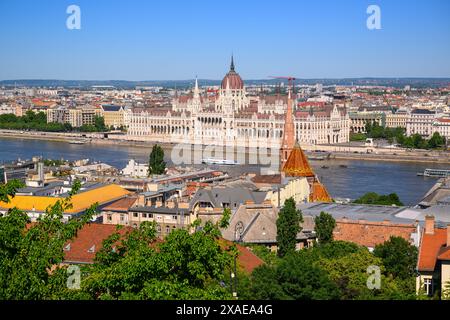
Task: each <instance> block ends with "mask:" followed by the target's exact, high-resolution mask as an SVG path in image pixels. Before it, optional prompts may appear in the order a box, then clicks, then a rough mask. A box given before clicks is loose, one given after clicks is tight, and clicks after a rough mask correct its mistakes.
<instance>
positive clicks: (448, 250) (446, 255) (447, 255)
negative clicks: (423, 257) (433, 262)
mask: <svg viewBox="0 0 450 320" xmlns="http://www.w3.org/2000/svg"><path fill="white" fill-rule="evenodd" d="M438 259H439V260H450V247H445V248H444V249H442V250H441V251H440V252H439V256H438Z"/></svg>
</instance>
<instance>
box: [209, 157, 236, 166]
mask: <svg viewBox="0 0 450 320" xmlns="http://www.w3.org/2000/svg"><path fill="white" fill-rule="evenodd" d="M202 163H205V164H216V165H222V166H234V165H238V164H239V163H238V162H237V161H234V160H225V159H213V158H207V159H202Z"/></svg>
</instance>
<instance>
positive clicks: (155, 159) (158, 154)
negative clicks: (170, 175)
mask: <svg viewBox="0 0 450 320" xmlns="http://www.w3.org/2000/svg"><path fill="white" fill-rule="evenodd" d="M165 170H166V163H165V162H164V150H163V148H161V147H160V146H159V145H157V144H155V145H154V146H153V148H152V152H151V153H150V156H149V160H148V175H149V176H151V175H152V174H163V173H164V171H165Z"/></svg>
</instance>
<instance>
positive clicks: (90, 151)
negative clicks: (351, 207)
mask: <svg viewBox="0 0 450 320" xmlns="http://www.w3.org/2000/svg"><path fill="white" fill-rule="evenodd" d="M150 151H151V148H150V146H149V147H148V148H147V147H137V146H132V145H130V146H123V145H98V144H85V145H74V144H69V143H66V142H56V141H44V140H28V139H16V138H2V137H0V163H1V162H7V161H12V160H16V159H18V158H20V159H31V158H32V157H33V156H43V157H44V158H46V159H62V158H63V159H67V160H77V159H91V160H94V161H101V162H105V163H108V164H110V165H112V166H115V167H116V168H118V169H122V168H123V167H125V165H126V164H127V162H128V160H129V159H135V160H137V161H140V162H146V161H147V159H148V155H149V153H150ZM166 161H167V162H168V163H169V164H170V163H171V162H170V152H166ZM310 162H311V165H312V166H313V168H314V170H315V171H316V173H317V174H318V176H319V178H320V179H321V181H322V182H323V183H324V184H325V185H326V187H327V188H328V190H329V192H330V193H331V195H332V196H333V197H340V198H351V199H356V198H358V197H360V196H361V195H363V194H365V193H366V192H370V191H373V192H377V193H381V194H388V193H392V192H396V193H397V194H398V195H399V197H400V199H401V200H402V202H403V203H405V204H406V205H413V204H416V203H417V202H419V201H420V199H421V198H422V197H423V195H424V194H425V193H426V192H427V191H428V190H429V189H430V188H431V187H432V186H433V185H434V184H435V183H436V179H433V178H424V177H419V176H417V173H418V172H423V171H424V170H425V169H426V168H440V169H450V166H449V165H445V164H432V163H408V162H384V161H383V162H382V161H360V160H326V161H310ZM202 166H204V165H197V166H196V167H202ZM323 166H326V167H328V168H322V167H323ZM342 166H346V167H342ZM215 168H218V169H221V170H224V171H228V172H230V174H232V175H233V174H234V175H236V174H239V173H243V172H259V170H260V167H259V166H254V165H245V166H228V167H215Z"/></svg>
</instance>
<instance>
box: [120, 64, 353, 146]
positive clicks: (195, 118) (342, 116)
mask: <svg viewBox="0 0 450 320" xmlns="http://www.w3.org/2000/svg"><path fill="white" fill-rule="evenodd" d="M287 99H288V98H287V97H264V96H262V97H249V96H248V95H247V93H246V89H245V86H244V82H243V80H242V78H241V77H240V76H239V74H238V73H237V72H236V71H235V67H234V62H233V61H232V63H231V67H230V71H229V72H228V73H227V75H226V76H225V77H224V79H223V80H222V83H221V86H220V89H219V90H218V92H217V95H209V94H208V93H207V92H206V93H203V94H202V93H201V92H200V89H199V86H198V81H197V80H196V82H195V86H194V89H193V93H192V94H191V95H189V96H180V97H178V96H177V97H175V99H174V100H173V103H172V108H170V109H156V108H155V109H151V110H147V111H142V110H140V111H139V112H136V113H133V112H132V113H131V114H129V115H127V116H126V118H127V119H128V121H129V128H128V132H127V135H128V139H130V140H139V141H157V142H171V143H186V144H203V145H219V146H223V145H234V146H246V147H247V146H264V145H267V146H268V147H273V148H275V149H277V150H278V148H279V145H280V141H281V138H282V136H283V127H284V113H285V112H286V109H287ZM294 125H295V135H296V137H297V139H298V140H299V142H300V143H302V144H313V145H316V144H331V143H346V142H348V141H349V130H350V119H349V116H348V113H347V112H346V108H345V106H341V105H336V104H334V105H333V104H329V105H326V106H325V107H323V108H320V109H316V110H306V111H305V110H296V111H295V112H294Z"/></svg>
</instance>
